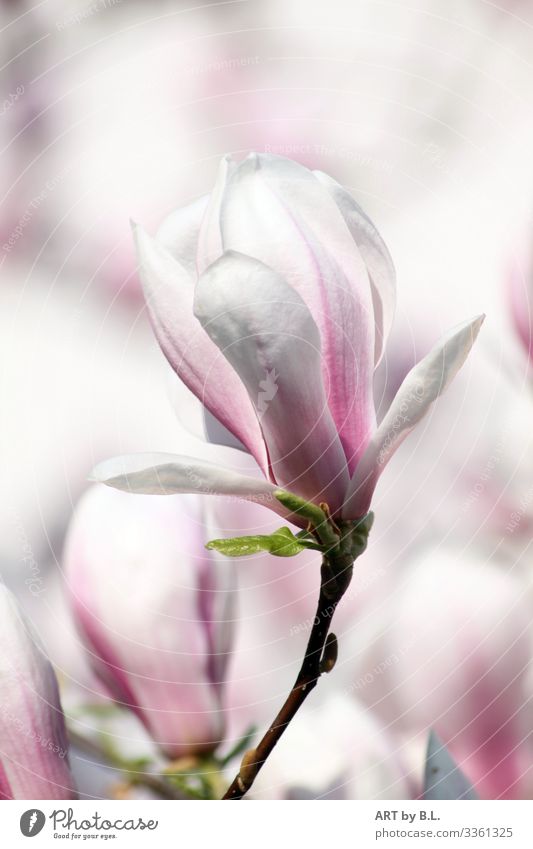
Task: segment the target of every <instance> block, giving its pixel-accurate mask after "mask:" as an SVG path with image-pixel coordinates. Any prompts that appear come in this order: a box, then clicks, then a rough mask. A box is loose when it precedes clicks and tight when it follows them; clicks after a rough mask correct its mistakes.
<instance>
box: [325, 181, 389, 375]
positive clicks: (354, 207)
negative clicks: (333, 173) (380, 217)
mask: <svg viewBox="0 0 533 849" xmlns="http://www.w3.org/2000/svg"><path fill="white" fill-rule="evenodd" d="M313 173H314V175H315V176H316V178H317V179H318V180H320V182H321V183H322V184H323V185H324V186H325V187H326V188H327V190H328V191H329V193H330V194H331V196H332V198H333V200H334V201H335V203H336V204H337V206H338V207H339V210H340V212H341V213H342V216H343V218H344V220H345V221H346V224H347V226H348V229H349V231H350V233H351V234H352V237H353V239H354V241H355V242H356V244H357V247H358V248H359V252H360V253H361V256H362V257H363V260H364V262H365V265H366V267H367V270H368V274H369V277H370V283H371V286H372V299H373V302H374V318H375V322H376V335H375V364H376V366H377V365H378V363H379V361H380V360H381V357H382V356H383V351H384V349H385V345H386V342H387V338H388V336H389V333H390V329H391V327H392V321H393V318H394V310H395V307H396V272H395V270H394V265H393V263H392V259H391V255H390V253H389V251H388V248H387V246H386V244H385V242H384V241H383V239H382V238H381V236H380V234H379V233H378V231H377V229H376V227H375V226H374V224H373V223H372V221H371V220H370V218H369V217H368V216H367V214H366V213H365V212H364V210H363V209H361V207H360V206H359V204H358V203H356V202H355V200H354V199H353V197H352V196H351V194H350V193H349V192H348V191H346V189H345V188H344V187H343V186H341V185H340V184H339V183H337V181H336V180H333V179H332V178H331V177H329V176H328V175H327V174H324V173H323V172H322V171H313Z"/></svg>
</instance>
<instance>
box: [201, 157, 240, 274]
mask: <svg viewBox="0 0 533 849" xmlns="http://www.w3.org/2000/svg"><path fill="white" fill-rule="evenodd" d="M235 168H236V164H235V162H233V161H232V159H231V158H230V157H229V156H225V157H224V158H223V159H222V161H221V163H220V167H219V169H218V174H217V179H216V183H215V187H214V189H213V191H212V192H211V197H210V199H209V204H208V207H207V210H206V212H205V215H204V219H203V222H202V226H201V228H200V236H199V239H198V249H197V254H196V265H197V270H198V274H203V272H204V271H205V269H206V268H207V267H208V266H209V265H211V263H212V262H214V261H215V260H216V259H218V258H219V257H220V256H222V253H223V250H224V249H223V247H222V229H221V220H220V211H221V208H222V200H223V197H224V192H225V190H226V184H227V181H228V179H229V177H230V175H231V174H232V173H233V171H234V170H235Z"/></svg>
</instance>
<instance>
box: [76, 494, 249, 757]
mask: <svg viewBox="0 0 533 849" xmlns="http://www.w3.org/2000/svg"><path fill="white" fill-rule="evenodd" d="M205 523H206V517H205V513H204V510H203V508H202V504H201V499H196V498H194V497H192V496H188V497H187V496H185V497H183V498H182V499H179V500H178V501H176V500H173V499H172V500H170V499H169V500H164V501H161V500H159V499H153V498H139V499H131V498H128V497H127V496H125V495H124V494H122V493H120V492H112V491H110V490H107V489H104V488H102V487H94V488H93V489H92V490H90V491H89V492H87V493H86V494H85V496H84V497H83V498H82V500H81V501H80V503H79V505H78V508H77V510H76V513H75V515H74V519H73V521H72V524H71V526H70V530H69V534H68V538H67V543H66V549H65V568H66V575H67V581H68V593H69V597H70V602H71V606H72V609H73V611H74V616H75V620H76V624H77V626H78V630H79V632H80V634H81V635H82V638H83V640H84V643H85V645H86V648H87V651H88V657H89V661H90V663H91V666H92V667H93V669H94V671H95V672H96V673H97V674H98V675H99V677H100V678H101V680H102V681H103V682H104V684H105V685H106V687H107V690H108V691H109V693H110V695H111V696H112V698H113V699H114V700H115V701H116V702H117V703H118V704H119V705H122V706H123V707H126V708H128V709H130V710H131V711H132V712H133V713H134V714H135V715H136V716H137V717H138V718H139V719H140V720H141V722H142V723H143V724H144V726H145V728H146V729H147V731H148V733H149V734H150V736H151V738H152V739H153V741H154V742H155V743H156V744H157V745H158V746H159V748H160V749H161V750H162V751H164V753H165V754H166V755H167V756H169V757H174V758H176V757H181V756H182V755H188V754H197V753H199V752H203V751H210V750H212V749H214V748H215V747H216V746H217V744H218V743H219V742H220V741H221V739H222V738H223V733H224V725H225V722H224V707H223V695H224V685H225V677H226V671H227V667H228V661H229V659H230V657H231V647H232V640H233V620H234V603H235V584H234V567H233V564H232V562H231V561H229V560H226V559H224V561H223V562H220V561H219V560H218V557H219V555H217V554H216V552H208V551H206V549H205V547H204V535H205Z"/></svg>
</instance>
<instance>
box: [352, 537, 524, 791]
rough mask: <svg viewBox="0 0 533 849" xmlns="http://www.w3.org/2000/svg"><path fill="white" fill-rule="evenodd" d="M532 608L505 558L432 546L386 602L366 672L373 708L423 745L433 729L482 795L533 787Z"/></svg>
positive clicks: (362, 670) (363, 690)
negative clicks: (503, 566)
mask: <svg viewBox="0 0 533 849" xmlns="http://www.w3.org/2000/svg"><path fill="white" fill-rule="evenodd" d="M529 608H530V599H529V596H528V594H527V592H526V586H525V584H524V583H523V582H522V581H520V580H518V579H517V578H515V577H514V576H513V575H510V574H506V573H505V572H503V571H501V570H500V569H499V568H498V567H497V566H496V565H494V564H492V563H490V562H488V563H485V562H483V561H477V560H472V559H469V558H468V557H465V555H464V553H461V552H459V551H457V552H443V551H440V550H434V551H431V552H430V553H427V554H426V555H425V556H422V557H421V558H420V560H419V561H418V562H417V563H415V564H413V565H412V566H410V568H409V569H407V570H406V571H404V572H403V574H402V573H399V574H398V576H397V579H396V581H395V583H394V584H393V585H392V586H391V588H390V595H389V599H388V603H386V604H384V603H383V598H382V597H381V598H380V599H378V602H377V609H376V610H375V611H374V612H373V614H372V615H373V618H374V627H375V630H376V636H375V638H374V639H373V640H372V641H368V645H367V648H366V649H365V650H364V652H363V655H362V660H361V661H360V663H359V668H358V671H357V678H356V684H355V687H354V693H355V694H356V695H357V696H358V697H359V698H360V699H362V700H364V702H365V703H366V704H367V706H368V708H369V709H371V710H372V709H374V710H376V711H377V712H378V714H379V715H380V716H381V718H382V719H383V720H385V721H386V722H387V723H388V724H389V728H390V729H391V730H393V731H394V732H395V733H399V732H402V733H404V734H406V735H407V736H408V737H409V738H410V739H413V740H415V739H419V741H420V743H421V745H422V746H425V745H426V741H427V734H428V731H429V730H430V729H431V728H433V729H434V730H435V731H436V732H437V734H438V735H439V737H440V738H441V740H442V741H443V742H444V743H445V745H446V746H447V747H448V748H449V750H450V752H451V754H452V756H453V757H454V758H455V760H456V762H457V763H458V765H459V766H460V768H461V769H462V770H463V772H464V773H465V775H467V776H468V778H469V779H470V781H471V782H472V784H473V785H474V787H475V788H476V790H477V792H478V793H479V795H480V796H481V797H482V798H500V797H502V798H517V797H520V796H524V795H525V796H529V793H530V784H531V780H530V777H529V774H530V771H531V766H532V763H533V748H532V746H531V743H530V741H529V739H528V735H529V729H530V728H531V705H530V699H529V686H528V670H529V667H530V658H531V649H530V645H531V644H530V640H531V627H530V621H531V615H530V610H529ZM360 639H361V637H360V635H359V639H358V638H357V636H356V635H354V645H355V644H356V643H357V645H361V643H360Z"/></svg>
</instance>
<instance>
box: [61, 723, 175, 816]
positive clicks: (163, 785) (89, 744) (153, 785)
mask: <svg viewBox="0 0 533 849" xmlns="http://www.w3.org/2000/svg"><path fill="white" fill-rule="evenodd" d="M68 736H69V738H70V742H71V744H72V745H73V746H76V748H77V749H80V750H81V751H82V752H85V754H86V755H90V756H91V757H93V758H95V759H97V760H98V761H109V755H108V753H107V752H105V750H104V749H103V748H101V747H100V746H99V745H98V743H95V742H94V741H93V740H88V739H87V737H84V736H83V735H82V734H78V732H77V731H72V729H69V731H68ZM111 766H113V767H114V768H115V769H120V770H122V771H124V772H126V773H127V774H128V778H130V780H131V783H132V784H142V785H144V786H145V787H148V788H149V789H150V790H153V791H154V792H155V793H158V794H159V795H160V796H161V797H162V798H163V799H187V798H188V797H187V796H186V795H185V794H184V793H180V791H179V790H178V789H176V788H174V787H173V786H172V784H171V783H170V782H169V781H166V780H165V778H163V776H160V775H156V774H154V773H151V772H141V771H139V770H132V769H131V768H130V767H128V766H126V765H124V764H122V763H118V764H111Z"/></svg>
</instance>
